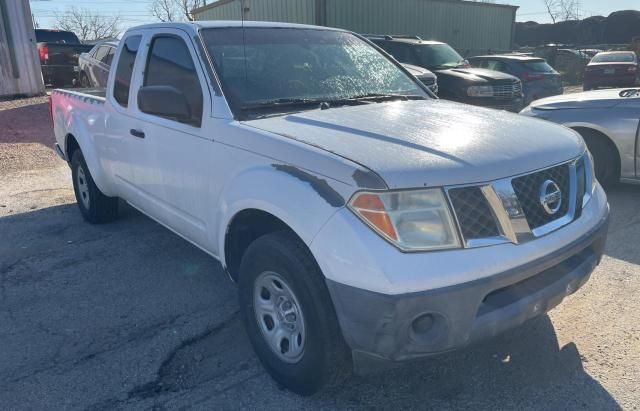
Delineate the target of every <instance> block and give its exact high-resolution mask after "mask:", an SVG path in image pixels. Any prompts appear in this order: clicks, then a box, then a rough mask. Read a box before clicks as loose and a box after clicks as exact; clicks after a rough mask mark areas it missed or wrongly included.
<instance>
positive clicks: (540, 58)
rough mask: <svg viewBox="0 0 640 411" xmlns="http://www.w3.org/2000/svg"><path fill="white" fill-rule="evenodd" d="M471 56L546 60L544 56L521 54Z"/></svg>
mask: <svg viewBox="0 0 640 411" xmlns="http://www.w3.org/2000/svg"><path fill="white" fill-rule="evenodd" d="M469 58H472V59H475V58H484V59H486V58H492V59H502V60H518V61H532V60H536V61H543V60H544V59H543V58H542V57H535V56H523V55H521V54H493V55H485V56H473V57H469Z"/></svg>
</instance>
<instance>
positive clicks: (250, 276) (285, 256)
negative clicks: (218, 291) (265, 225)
mask: <svg viewBox="0 0 640 411" xmlns="http://www.w3.org/2000/svg"><path fill="white" fill-rule="evenodd" d="M238 285H239V293H240V295H239V300H240V310H241V315H242V318H243V320H244V323H245V326H246V329H247V333H248V335H249V339H250V340H251V343H252V345H253V348H254V350H255V352H256V354H257V355H258V358H259V359H260V361H261V362H262V364H263V365H264V367H265V368H266V369H267V371H268V372H269V374H271V376H272V377H273V378H274V379H275V380H276V381H277V382H279V383H280V384H282V385H283V386H285V387H286V388H288V389H290V390H291V391H293V392H296V393H298V394H301V395H311V394H314V393H315V392H317V391H319V390H320V389H321V388H322V387H323V386H324V385H325V384H326V383H329V382H333V381H335V380H336V378H337V377H339V376H341V375H345V373H346V370H347V366H346V364H347V361H348V358H349V354H348V349H347V348H346V344H345V343H344V341H343V339H342V335H341V334H340V330H339V326H338V321H337V318H336V314H335V311H334V309H333V305H332V303H331V299H330V297H329V292H328V290H327V287H326V284H325V282H324V276H323V275H322V273H321V272H320V269H319V267H318V266H317V264H316V262H315V260H314V259H313V257H312V256H311V254H310V252H309V250H308V249H307V247H306V246H305V245H304V243H302V242H301V241H300V240H299V239H298V238H297V237H295V236H294V235H293V234H292V233H290V232H288V231H279V232H275V233H271V234H267V235H265V236H263V237H260V238H258V239H257V240H255V241H254V242H253V243H252V244H251V245H250V246H249V248H248V250H247V251H246V253H245V255H244V256H243V258H242V263H241V266H240V275H239V279H238Z"/></svg>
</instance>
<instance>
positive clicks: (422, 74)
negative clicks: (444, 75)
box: [402, 63, 436, 78]
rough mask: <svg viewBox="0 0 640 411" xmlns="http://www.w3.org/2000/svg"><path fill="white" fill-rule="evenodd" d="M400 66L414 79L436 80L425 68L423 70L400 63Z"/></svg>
mask: <svg viewBox="0 0 640 411" xmlns="http://www.w3.org/2000/svg"><path fill="white" fill-rule="evenodd" d="M402 66H403V67H404V68H405V69H407V71H408V72H409V73H411V74H413V75H414V76H416V77H421V78H436V75H435V74H433V73H432V72H431V71H429V70H427V69H426V68H423V67H420V66H414V65H413V64H405V63H402Z"/></svg>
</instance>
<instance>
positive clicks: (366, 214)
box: [349, 189, 460, 251]
mask: <svg viewBox="0 0 640 411" xmlns="http://www.w3.org/2000/svg"><path fill="white" fill-rule="evenodd" d="M349 209H351V211H353V212H354V213H355V214H356V215H357V216H358V217H360V219H361V220H362V221H364V222H365V223H366V224H367V225H368V226H370V227H371V228H372V229H373V230H374V231H375V232H377V233H378V234H379V235H381V236H382V237H383V238H385V239H386V240H387V241H389V242H391V243H392V244H393V245H395V246H396V247H398V248H400V249H401V250H404V251H424V250H441V249H445V248H459V247H460V240H459V239H458V235H457V231H456V228H455V225H454V222H453V218H452V216H451V211H450V210H449V205H448V203H447V200H446V199H445V197H444V194H443V192H442V190H441V189H427V190H408V191H390V192H359V193H356V194H355V195H354V196H353V198H352V199H351V201H349Z"/></svg>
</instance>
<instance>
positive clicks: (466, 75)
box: [435, 68, 518, 83]
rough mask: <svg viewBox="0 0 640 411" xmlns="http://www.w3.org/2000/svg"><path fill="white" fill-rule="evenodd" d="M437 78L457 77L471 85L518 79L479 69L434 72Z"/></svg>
mask: <svg viewBox="0 0 640 411" xmlns="http://www.w3.org/2000/svg"><path fill="white" fill-rule="evenodd" d="M435 72H436V74H437V75H438V77H440V76H446V77H457V78H462V79H464V80H466V81H468V82H471V83H491V82H494V81H517V80H518V78H517V77H514V76H512V75H511V74H507V73H502V72H500V71H495V70H487V69H481V68H453V69H446V70H436V71H435Z"/></svg>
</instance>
